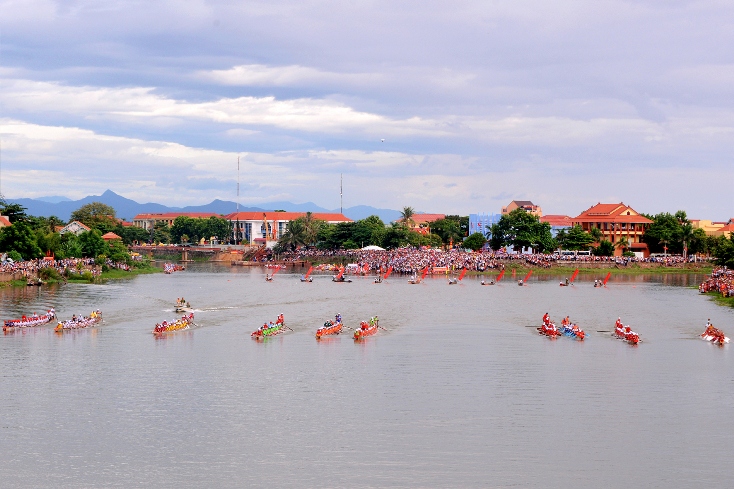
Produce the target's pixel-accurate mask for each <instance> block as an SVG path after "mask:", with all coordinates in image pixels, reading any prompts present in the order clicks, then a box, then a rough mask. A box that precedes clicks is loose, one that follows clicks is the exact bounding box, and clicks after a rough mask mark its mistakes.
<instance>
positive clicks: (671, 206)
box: [0, 0, 734, 220]
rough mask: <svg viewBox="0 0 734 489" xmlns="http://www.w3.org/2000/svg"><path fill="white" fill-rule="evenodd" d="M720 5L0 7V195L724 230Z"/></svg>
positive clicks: (729, 36)
mask: <svg viewBox="0 0 734 489" xmlns="http://www.w3.org/2000/svg"><path fill="white" fill-rule="evenodd" d="M732 46H734V2H731V1H723V0H719V1H715V0H700V1H683V0H668V1H665V2H660V1H644V0H642V1H634V2H632V1H618V0H595V1H593V2H589V1H569V0H554V1H553V2H548V1H524V0H513V1H499V0H495V1H493V0H484V1H462V0H452V1H433V0H421V1H401V2H396V1H394V0H391V1H390V0H386V1H382V0H372V1H361V0H352V1H350V2H343V1H334V2H331V1H317V0H300V1H280V0H265V1H248V0H238V1H236V2H224V1H201V0H188V1H186V2H181V1H173V0H169V1H156V0H145V1H137V0H125V1H116V0H105V1H90V0H76V1H51V0H0V144H1V146H2V147H1V156H0V158H1V160H0V165H1V170H2V180H1V182H0V186H1V187H0V191H2V193H3V194H4V196H5V197H6V198H21V197H41V196H48V195H62V196H66V197H69V198H72V199H77V198H81V197H84V196H87V195H91V194H100V193H102V192H103V191H104V190H106V189H111V190H113V191H115V192H117V193H119V194H121V195H124V196H125V197H128V198H131V199H134V200H137V201H138V202H159V203H162V204H166V205H176V206H183V205H198V204H204V203H208V202H210V201H212V200H213V199H216V198H218V199H223V200H232V201H234V200H237V160H238V157H239V161H240V196H239V201H240V203H242V204H243V205H257V204H258V203H261V202H268V201H276V200H288V201H292V202H296V203H299V202H307V201H312V202H314V203H316V204H318V205H320V206H322V207H326V208H332V209H333V208H338V207H339V205H340V194H339V193H340V191H339V187H340V175H343V204H344V207H351V206H354V205H361V204H364V205H371V206H375V207H380V208H392V209H402V208H403V207H405V206H411V207H413V208H414V209H417V210H420V211H426V212H440V213H447V214H463V215H466V214H469V213H476V212H489V213H498V212H499V211H500V209H501V207H502V206H503V205H507V203H509V202H510V201H511V200H513V199H518V200H520V199H521V200H532V201H533V202H534V203H535V204H537V205H540V206H541V207H542V209H543V212H544V213H545V214H568V215H571V216H575V215H578V214H579V213H581V212H582V211H583V210H585V209H587V208H589V207H590V206H592V205H594V204H596V203H597V202H607V203H609V202H624V203H626V204H628V205H631V206H632V207H633V208H634V209H636V210H637V211H639V212H645V213H657V212H663V211H669V212H675V211H676V210H679V209H683V210H686V211H687V213H688V216H689V217H690V218H697V219H712V220H727V219H729V218H731V217H734V204H733V201H732V198H731V194H732V192H731V187H732V182H734V164H732V157H733V156H734V49H732Z"/></svg>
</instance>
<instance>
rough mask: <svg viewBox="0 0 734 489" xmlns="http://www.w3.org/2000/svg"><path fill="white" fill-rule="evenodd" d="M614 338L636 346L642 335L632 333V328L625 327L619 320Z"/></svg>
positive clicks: (615, 326) (615, 327)
mask: <svg viewBox="0 0 734 489" xmlns="http://www.w3.org/2000/svg"><path fill="white" fill-rule="evenodd" d="M614 336H616V337H617V338H619V339H620V340H624V341H626V342H627V343H629V344H630V345H636V344H637V343H639V342H640V335H638V334H637V333H635V332H634V331H632V328H630V327H629V326H624V325H623V324H622V323H621V322H620V321H619V319H618V320H617V323H616V324H615V325H614Z"/></svg>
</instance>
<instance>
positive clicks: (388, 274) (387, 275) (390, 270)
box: [382, 266, 392, 280]
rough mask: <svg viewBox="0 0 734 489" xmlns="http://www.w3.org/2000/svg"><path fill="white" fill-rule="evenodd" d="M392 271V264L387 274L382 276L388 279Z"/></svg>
mask: <svg viewBox="0 0 734 489" xmlns="http://www.w3.org/2000/svg"><path fill="white" fill-rule="evenodd" d="M391 273H392V266H390V267H389V268H388V269H387V272H385V276H384V277H382V278H384V279H385V280H387V277H389V276H390V274H391Z"/></svg>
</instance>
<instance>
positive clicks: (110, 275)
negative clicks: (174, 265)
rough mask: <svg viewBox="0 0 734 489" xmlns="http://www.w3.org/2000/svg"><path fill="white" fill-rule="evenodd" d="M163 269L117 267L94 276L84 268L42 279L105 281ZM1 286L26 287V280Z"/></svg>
mask: <svg viewBox="0 0 734 489" xmlns="http://www.w3.org/2000/svg"><path fill="white" fill-rule="evenodd" d="M162 272H163V269H162V268H158V267H151V266H148V267H142V268H132V269H130V270H120V269H117V268H113V269H109V270H106V271H103V272H101V274H100V275H97V276H94V275H93V274H92V272H91V271H89V270H85V271H84V272H83V273H82V274H72V275H71V276H70V277H66V278H64V277H62V276H61V275H59V274H58V273H57V274H55V275H56V276H53V277H47V278H44V279H43V283H44V284H62V283H73V284H89V283H105V282H107V281H108V280H120V279H127V278H133V277H136V276H138V275H150V274H153V273H162ZM3 287H28V281H27V280H26V279H22V280H8V281H5V282H0V288H3Z"/></svg>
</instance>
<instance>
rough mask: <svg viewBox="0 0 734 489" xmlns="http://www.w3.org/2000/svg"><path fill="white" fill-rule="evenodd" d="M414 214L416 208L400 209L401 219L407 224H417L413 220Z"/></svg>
mask: <svg viewBox="0 0 734 489" xmlns="http://www.w3.org/2000/svg"><path fill="white" fill-rule="evenodd" d="M414 215H415V210H414V209H413V208H412V207H403V210H402V211H400V219H401V221H402V223H403V224H404V225H406V226H409V225H411V224H415V222H414V221H413V216H414Z"/></svg>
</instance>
